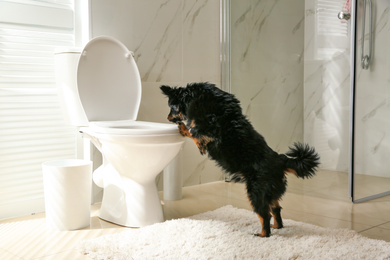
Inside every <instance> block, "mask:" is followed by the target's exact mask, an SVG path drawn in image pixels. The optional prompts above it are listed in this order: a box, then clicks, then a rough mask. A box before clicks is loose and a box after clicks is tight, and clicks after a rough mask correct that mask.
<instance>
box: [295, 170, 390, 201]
mask: <svg viewBox="0 0 390 260" xmlns="http://www.w3.org/2000/svg"><path fill="white" fill-rule="evenodd" d="M288 191H289V192H293V193H297V194H305V195H309V196H316V197H321V198H327V199H332V198H334V199H339V200H346V201H351V198H350V195H349V174H348V172H339V171H331V170H324V169H320V170H319V171H318V172H317V174H316V176H314V177H313V178H311V179H305V180H302V179H298V178H296V177H295V176H293V175H288ZM387 191H390V178H385V177H377V176H370V175H364V174H356V175H355V199H361V198H365V197H368V196H372V195H375V194H379V193H383V192H387Z"/></svg>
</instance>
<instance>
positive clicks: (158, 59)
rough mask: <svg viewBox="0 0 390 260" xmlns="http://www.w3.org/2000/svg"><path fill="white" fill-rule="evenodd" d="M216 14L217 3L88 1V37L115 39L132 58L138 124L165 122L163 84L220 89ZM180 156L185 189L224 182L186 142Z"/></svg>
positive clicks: (214, 0) (193, 0)
mask: <svg viewBox="0 0 390 260" xmlns="http://www.w3.org/2000/svg"><path fill="white" fill-rule="evenodd" d="M219 13H220V2H219V0H162V1H155V0H110V1H106V0H91V28H92V37H96V36H99V35H110V36H113V37H116V38H117V39H119V40H120V41H122V42H123V43H124V44H125V45H126V46H127V48H129V49H130V50H132V51H134V53H135V59H136V62H137V65H138V69H139V71H140V74H141V78H142V88H143V89H142V100H141V105H140V110H139V113H138V120H144V121H154V122H168V121H167V120H166V117H167V115H168V112H169V108H168V105H167V99H166V98H165V97H164V96H163V95H162V94H161V92H160V89H159V87H160V86H161V85H163V84H166V85H171V86H184V85H186V84H187V83H188V82H198V81H209V82H213V83H216V84H217V85H220V74H221V72H220V39H219V26H220V20H219V17H220V14H219ZM182 153H183V158H184V159H183V160H184V164H183V170H184V172H183V183H184V185H185V186H189V185H196V184H200V183H205V182H211V181H216V180H222V179H223V174H222V171H221V170H220V169H219V168H217V167H215V164H214V162H211V161H210V160H209V159H207V157H206V156H201V155H200V154H199V152H198V150H197V148H196V146H195V144H194V143H193V142H192V141H191V140H187V141H186V143H185V145H184V148H183V151H182ZM158 185H159V187H160V189H161V188H162V178H158Z"/></svg>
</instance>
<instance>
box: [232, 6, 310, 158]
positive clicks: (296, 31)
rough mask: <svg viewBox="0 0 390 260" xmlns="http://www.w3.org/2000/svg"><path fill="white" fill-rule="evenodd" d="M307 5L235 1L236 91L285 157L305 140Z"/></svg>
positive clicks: (234, 81) (251, 116)
mask: <svg viewBox="0 0 390 260" xmlns="http://www.w3.org/2000/svg"><path fill="white" fill-rule="evenodd" d="M303 33H304V1H303V0H300V1H273V0H268V1H252V0H244V1H242V0H232V1H231V89H232V93H234V94H236V96H237V97H238V98H239V99H240V100H241V105H242V108H243V111H244V113H245V114H246V115H247V116H248V118H249V119H250V120H251V122H252V123H253V125H254V127H255V128H256V129H257V130H258V131H259V132H260V133H261V134H262V135H263V136H264V137H265V139H266V140H267V142H268V144H269V145H270V146H271V147H272V148H273V149H275V150H276V151H279V152H285V151H287V149H288V146H291V145H292V144H293V142H295V141H302V139H303V117H302V115H303V38H304V35H303Z"/></svg>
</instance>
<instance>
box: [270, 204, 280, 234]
mask: <svg viewBox="0 0 390 260" xmlns="http://www.w3.org/2000/svg"><path fill="white" fill-rule="evenodd" d="M281 210H282V207H281V206H280V205H279V201H278V200H274V201H273V202H272V204H271V214H272V217H273V218H274V224H273V225H272V227H273V228H276V229H279V228H283V221H282V216H281V215H280V211H281Z"/></svg>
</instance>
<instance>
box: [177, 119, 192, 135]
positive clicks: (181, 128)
mask: <svg viewBox="0 0 390 260" xmlns="http://www.w3.org/2000/svg"><path fill="white" fill-rule="evenodd" d="M177 126H178V128H179V133H180V134H181V135H182V136H184V137H190V136H191V133H190V132H189V131H188V129H187V127H186V126H185V124H184V123H183V122H179V123H178V124H177Z"/></svg>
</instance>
